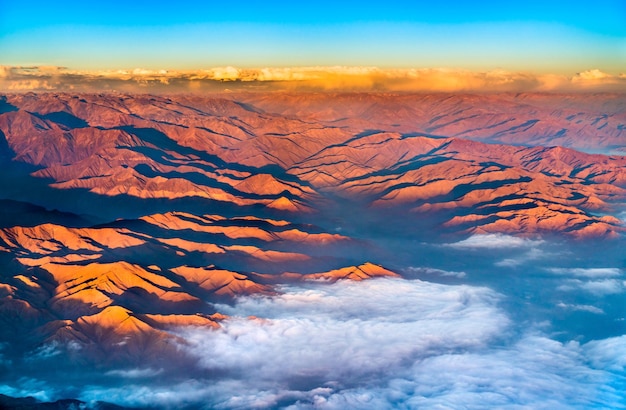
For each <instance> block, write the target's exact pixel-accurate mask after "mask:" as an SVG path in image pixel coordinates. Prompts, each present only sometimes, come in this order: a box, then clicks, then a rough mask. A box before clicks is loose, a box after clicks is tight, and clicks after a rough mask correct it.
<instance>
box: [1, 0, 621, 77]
mask: <svg viewBox="0 0 626 410" xmlns="http://www.w3.org/2000/svg"><path fill="white" fill-rule="evenodd" d="M471 3H472V2H458V3H456V2H439V3H438V4H435V3H434V2H432V3H426V2H424V3H422V2H417V1H385V2H379V3H368V2H354V3H352V2H350V3H346V2H340V1H315V2H306V4H299V3H297V2H267V3H264V2H260V1H259V2H247V1H238V2H222V3H217V2H211V1H178V2H172V1H170V2H161V1H143V0H140V1H131V0H127V1H117V0H116V1H106V2H102V1H84V0H83V1H74V0H71V1H56V2H53V1H49V0H48V1H45V2H44V1H39V0H34V1H28V2H26V1H24V2H22V1H10V0H0V64H4V65H60V66H68V67H70V68H76V69H116V68H135V67H142V68H152V69H160V68H165V69H200V68H208V67H214V66H223V65H234V66H239V67H264V66H311V65H355V66H358V65H365V66H379V67H399V68H407V67H416V68H422V67H457V68H467V69H476V70H483V69H494V68H504V69H510V70H532V71H538V72H556V73H563V72H575V71H580V70H585V69H589V68H599V69H601V70H604V71H608V72H613V73H618V72H625V71H626V1H624V0H618V1H608V0H597V1H593V2H587V1H586V2H576V1H567V2H565V1H548V0H544V1H520V2H514V1H510V2H509V1H498V2H495V1H493V2H491V1H487V2H480V4H479V5H474V4H471Z"/></svg>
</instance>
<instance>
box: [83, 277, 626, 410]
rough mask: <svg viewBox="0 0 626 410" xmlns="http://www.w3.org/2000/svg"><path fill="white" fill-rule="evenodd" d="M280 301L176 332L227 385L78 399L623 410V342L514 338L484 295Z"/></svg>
mask: <svg viewBox="0 0 626 410" xmlns="http://www.w3.org/2000/svg"><path fill="white" fill-rule="evenodd" d="M283 291H284V293H283V294H281V295H278V296H272V297H267V296H256V297H243V298H240V299H239V300H238V301H237V303H236V304H235V305H234V306H228V305H223V306H219V309H220V310H221V311H224V312H226V313H228V314H230V315H232V318H231V319H230V320H228V321H226V322H224V323H223V325H224V326H223V327H222V328H221V329H220V330H218V331H211V330H205V329H199V328H184V329H180V331H179V333H178V334H179V335H180V336H182V337H183V338H184V339H185V340H186V343H184V344H181V345H180V349H182V350H184V351H186V352H187V353H188V354H190V355H192V356H195V357H196V358H197V360H198V364H199V367H200V368H202V369H204V370H205V371H208V372H210V373H217V374H221V375H226V376H225V377H221V378H220V379H219V381H212V380H206V379H205V380H201V379H197V378H196V379H192V380H188V381H185V382H181V383H179V384H176V385H172V386H162V387H158V386H157V387H150V388H148V387H146V386H142V385H140V384H135V385H131V386H125V387H123V388H122V387H120V388H114V389H111V388H102V387H95V386H94V387H90V388H89V389H87V390H85V391H84V392H83V395H82V398H83V399H85V400H113V401H115V402H117V403H125V404H127V405H134V406H145V405H150V404H154V403H155V402H156V401H157V400H158V403H160V404H161V405H167V406H172V407H177V406H182V405H188V404H190V403H194V402H195V403H204V404H205V405H206V407H207V408H229V409H230V408H235V409H239V408H242V409H243V408H265V407H285V408H290V409H308V408H321V409H343V408H363V409H364V408H380V409H386V408H424V409H434V408H468V409H473V408H486V407H491V408H493V407H497V408H538V409H542V408H543V409H564V408H594V407H600V408H601V407H615V408H620V407H619V406H620V400H621V393H620V391H619V385H620V383H623V382H624V365H625V363H624V361H623V359H620V357H623V356H620V355H622V354H623V353H624V352H623V350H624V349H623V348H622V347H621V346H622V345H623V342H624V341H626V339H624V337H621V338H619V337H618V338H612V339H605V340H601V341H595V342H589V343H587V344H582V345H581V344H580V343H578V342H568V343H561V342H558V341H555V340H552V339H549V338H548V337H545V336H542V335H539V334H534V333H532V331H530V332H528V333H525V334H522V335H521V336H520V337H517V336H515V334H516V332H515V331H514V330H513V328H514V326H513V323H511V322H510V320H509V319H508V318H507V316H506V315H505V314H504V312H503V311H502V310H501V309H500V308H499V307H498V306H499V303H500V301H501V296H500V295H498V294H497V293H495V292H493V291H492V290H489V289H487V288H482V287H474V286H448V285H439V284H433V283H428V282H422V281H419V280H401V279H376V280H371V281H366V282H361V283H355V282H338V283H336V284H311V285H310V287H308V288H301V287H285V288H283ZM251 314H254V315H257V316H259V317H262V319H261V318H257V317H250V316H249V315H251ZM611 346H613V347H614V349H613V350H612V351H611V350H607V348H608V347H611Z"/></svg>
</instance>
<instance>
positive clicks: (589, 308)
mask: <svg viewBox="0 0 626 410" xmlns="http://www.w3.org/2000/svg"><path fill="white" fill-rule="evenodd" d="M556 306H557V307H559V308H561V309H566V310H577V311H581V312H589V313H595V314H598V315H603V314H604V310H602V309H600V308H599V307H596V306H592V305H576V304H569V303H563V302H559V303H557V305H556Z"/></svg>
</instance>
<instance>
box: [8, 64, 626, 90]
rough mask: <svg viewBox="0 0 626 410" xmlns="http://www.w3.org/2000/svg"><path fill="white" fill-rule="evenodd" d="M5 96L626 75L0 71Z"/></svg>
mask: <svg viewBox="0 0 626 410" xmlns="http://www.w3.org/2000/svg"><path fill="white" fill-rule="evenodd" d="M0 91H3V92H24V91H86V92H87V91H119V92H200V91H204V92H206V91H213V92H221V91H390V92H403V91H413V92H506V91H509V92H523V91H617V92H623V91H626V74H619V75H611V74H607V73H604V72H602V71H600V70H598V69H590V70H587V71H584V72H580V73H576V74H575V75H572V76H566V75H553V74H534V73H526V72H510V71H505V70H492V71H485V72H476V71H468V70H462V69H450V68H424V69H381V68H377V67H346V66H336V67H278V68H277V67H270V68H237V67H216V68H210V69H205V70H188V71H180V70H146V69H140V68H137V69H133V70H112V71H80V70H72V69H69V68H65V67H50V66H33V67H21V66H20V67H18V66H0Z"/></svg>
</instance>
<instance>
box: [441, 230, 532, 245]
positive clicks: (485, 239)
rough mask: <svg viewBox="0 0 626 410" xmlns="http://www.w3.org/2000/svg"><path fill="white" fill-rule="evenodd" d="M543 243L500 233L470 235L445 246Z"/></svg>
mask: <svg viewBox="0 0 626 410" xmlns="http://www.w3.org/2000/svg"><path fill="white" fill-rule="evenodd" d="M541 243H543V240H541V239H529V238H519V237H517V236H511V235H505V234H501V233H493V234H482V235H472V236H470V237H469V238H467V239H463V240H462V241H459V242H454V243H449V244H446V245H445V246H449V247H451V248H457V249H507V248H530V247H534V246H537V245H540V244H541Z"/></svg>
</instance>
